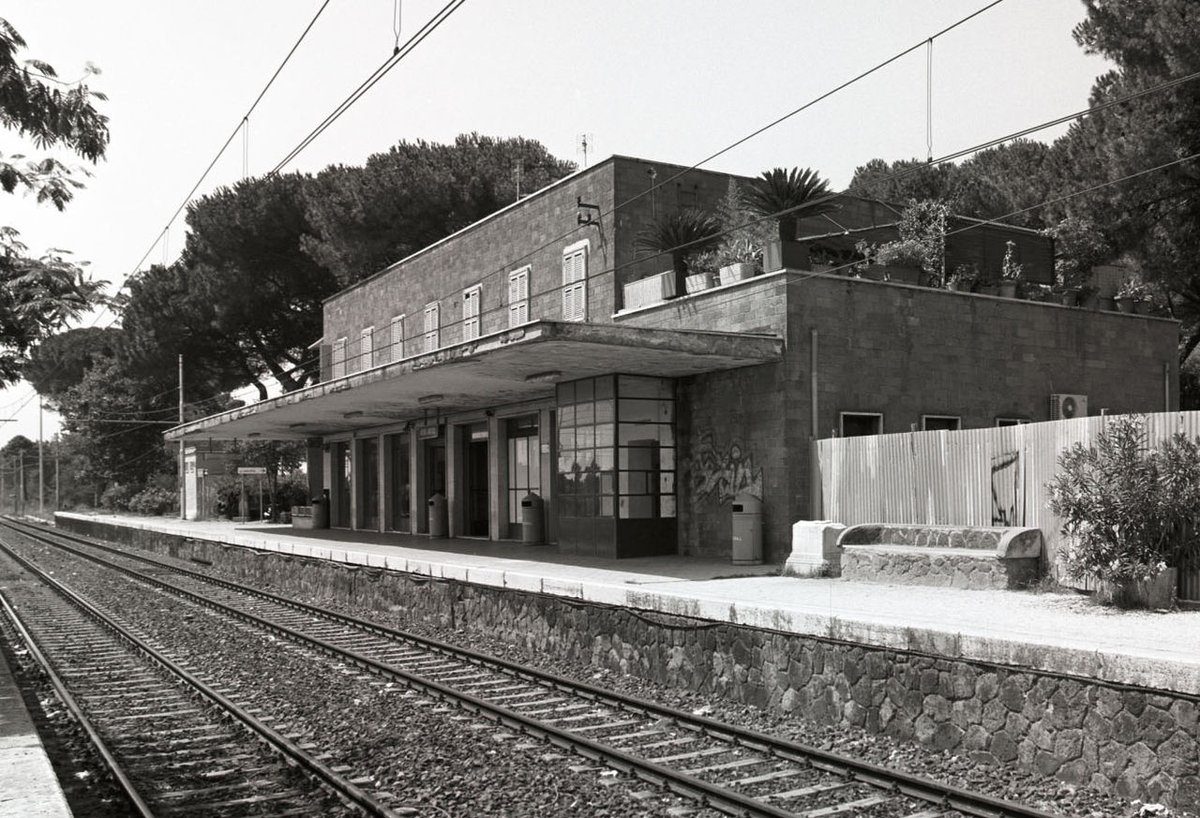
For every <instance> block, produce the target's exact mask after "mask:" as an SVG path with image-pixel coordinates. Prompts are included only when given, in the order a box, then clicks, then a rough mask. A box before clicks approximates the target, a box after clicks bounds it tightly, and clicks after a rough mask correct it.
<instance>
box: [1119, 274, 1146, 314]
mask: <svg viewBox="0 0 1200 818" xmlns="http://www.w3.org/2000/svg"><path fill="white" fill-rule="evenodd" d="M1114 300H1115V301H1116V303H1117V309H1118V310H1120V311H1121V312H1124V313H1132V312H1135V311H1136V310H1137V305H1138V304H1139V303H1141V302H1145V303H1146V304H1147V305H1149V300H1150V291H1149V289H1148V288H1147V287H1146V285H1145V284H1143V283H1142V281H1141V279H1139V278H1137V277H1136V276H1130V277H1129V278H1127V279H1125V280H1124V281H1122V282H1121V286H1120V287H1118V288H1117V294H1116V296H1115V298H1114Z"/></svg>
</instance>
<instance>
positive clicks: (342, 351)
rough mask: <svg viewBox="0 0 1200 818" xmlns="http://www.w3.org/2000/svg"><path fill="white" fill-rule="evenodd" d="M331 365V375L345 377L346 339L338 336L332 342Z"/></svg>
mask: <svg viewBox="0 0 1200 818" xmlns="http://www.w3.org/2000/svg"><path fill="white" fill-rule="evenodd" d="M331 363H332V365H333V372H332V376H333V377H335V378H341V377H345V375H346V339H345V338H338V339H337V340H336V341H334V342H333V360H332V361H331Z"/></svg>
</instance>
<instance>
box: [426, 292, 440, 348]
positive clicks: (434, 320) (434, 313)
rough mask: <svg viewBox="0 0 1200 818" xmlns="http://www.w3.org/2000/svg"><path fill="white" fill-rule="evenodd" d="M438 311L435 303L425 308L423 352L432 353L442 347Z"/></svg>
mask: <svg viewBox="0 0 1200 818" xmlns="http://www.w3.org/2000/svg"><path fill="white" fill-rule="evenodd" d="M439 313H440V309H439V305H438V303H437V302H436V301H435V302H433V303H432V304H428V305H426V307H425V349H424V350H422V351H423V352H433V351H434V350H435V349H437V348H438V347H440V346H441V345H442V341H441V332H440V329H441V317H440V315H439Z"/></svg>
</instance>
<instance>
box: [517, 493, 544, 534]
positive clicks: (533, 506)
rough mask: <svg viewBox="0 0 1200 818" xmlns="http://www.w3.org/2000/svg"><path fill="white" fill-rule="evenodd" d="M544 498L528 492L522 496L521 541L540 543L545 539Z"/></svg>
mask: <svg viewBox="0 0 1200 818" xmlns="http://www.w3.org/2000/svg"><path fill="white" fill-rule="evenodd" d="M543 506H544V504H543V503H542V498H541V497H538V496H537V495H536V494H532V493H530V494H526V495H525V496H524V497H522V498H521V542H523V543H540V542H543V541H544V540H545V537H544V536H543V532H544V531H545V528H544V527H543V525H542V509H543Z"/></svg>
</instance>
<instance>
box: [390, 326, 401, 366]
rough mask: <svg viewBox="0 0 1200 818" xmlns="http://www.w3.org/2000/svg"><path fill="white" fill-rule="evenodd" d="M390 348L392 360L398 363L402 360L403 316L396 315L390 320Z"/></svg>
mask: <svg viewBox="0 0 1200 818" xmlns="http://www.w3.org/2000/svg"><path fill="white" fill-rule="evenodd" d="M389 340H390V341H391V346H392V360H393V361H399V360H403V358H404V316H403V315H397V316H396V317H395V318H393V319H392V337H391V338H390V339H389Z"/></svg>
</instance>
